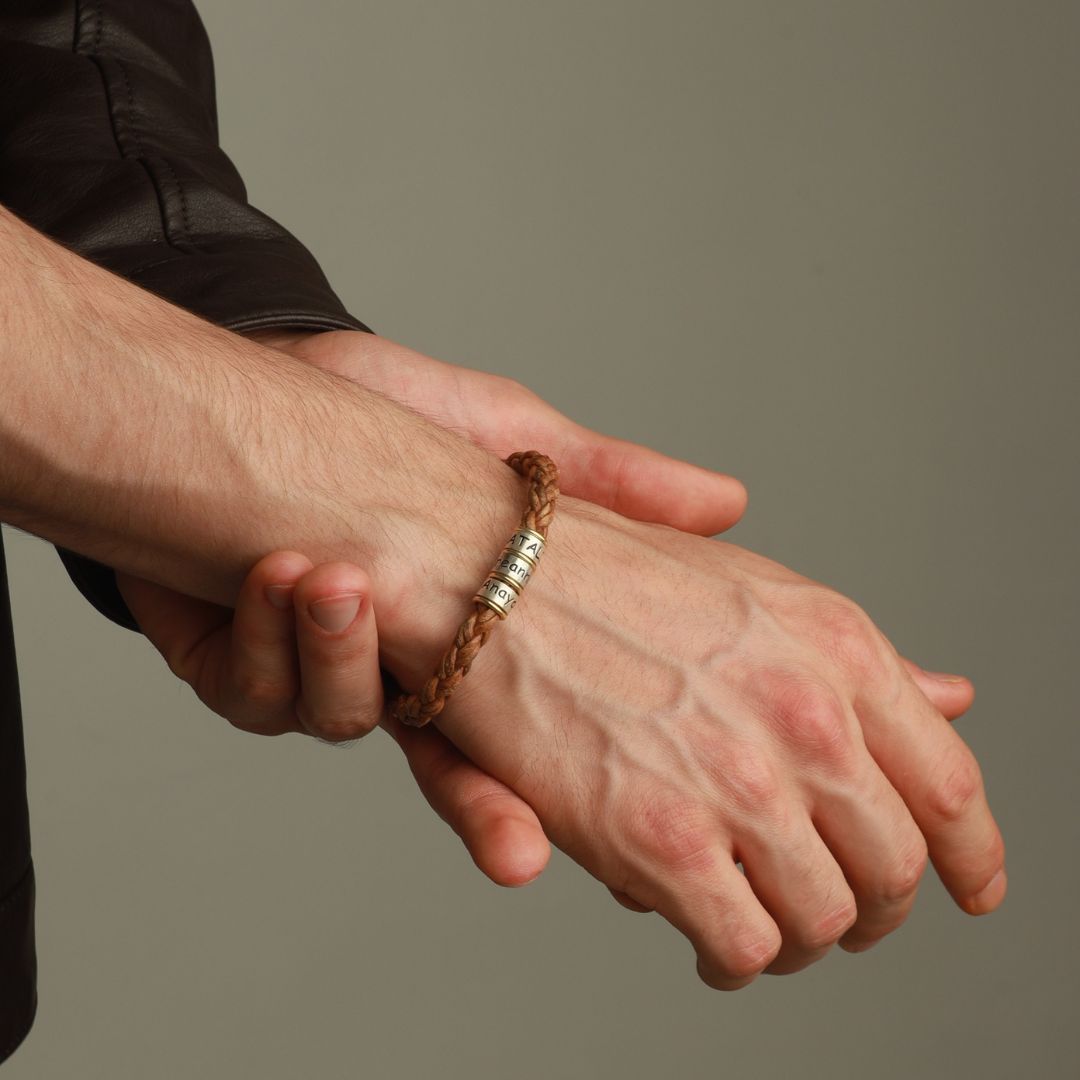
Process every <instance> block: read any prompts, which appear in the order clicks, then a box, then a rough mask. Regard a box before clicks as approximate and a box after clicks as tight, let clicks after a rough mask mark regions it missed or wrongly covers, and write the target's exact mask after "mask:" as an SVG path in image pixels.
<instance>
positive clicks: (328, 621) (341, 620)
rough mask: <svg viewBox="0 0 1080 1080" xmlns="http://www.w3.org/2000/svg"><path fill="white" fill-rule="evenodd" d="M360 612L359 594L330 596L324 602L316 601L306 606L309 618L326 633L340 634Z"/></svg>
mask: <svg viewBox="0 0 1080 1080" xmlns="http://www.w3.org/2000/svg"><path fill="white" fill-rule="evenodd" d="M359 610H360V594H359V593H347V594H346V595H344V596H330V597H327V598H326V599H325V600H316V601H315V602H314V603H311V604H308V612H309V613H310V615H311V617H312V618H313V619H314V620H315V621H316V622H317V623H318V624H319V625H320V626H321V627H322V628H323V629H324V630H326V631H327V632H328V633H331V634H340V633H341V631H342V630H344V629H345V628H346V627H347V626H349V625H350V624H351V623H352V621H353V619H355V618H356V613H357V611H359Z"/></svg>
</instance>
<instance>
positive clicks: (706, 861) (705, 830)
mask: <svg viewBox="0 0 1080 1080" xmlns="http://www.w3.org/2000/svg"><path fill="white" fill-rule="evenodd" d="M632 820H633V825H632V832H633V834H634V839H635V840H636V841H637V842H638V844H639V845H640V846H641V847H642V848H644V849H645V851H646V852H647V853H648V854H649V855H651V856H652V858H653V859H655V860H656V861H657V862H658V863H660V864H661V865H662V866H663V867H665V868H666V869H667V870H668V871H689V872H691V873H705V872H707V871H709V870H710V869H712V868H713V866H714V864H715V860H716V850H715V830H714V829H710V828H709V827H708V825H707V824H706V822H705V820H704V819H703V816H702V810H701V806H700V804H699V803H698V802H696V801H695V800H693V799H689V798H686V797H685V796H680V795H669V794H664V795H653V796H650V797H646V798H644V799H641V800H640V801H639V802H638V803H637V805H636V806H635V808H634V812H633V815H632Z"/></svg>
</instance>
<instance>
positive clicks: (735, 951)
mask: <svg viewBox="0 0 1080 1080" xmlns="http://www.w3.org/2000/svg"><path fill="white" fill-rule="evenodd" d="M780 945H781V942H780V935H779V933H776V934H767V935H761V934H754V935H752V936H747V937H746V938H743V939H739V940H736V941H734V942H732V943H731V944H730V945H729V946H728V947H727V948H726V949H724V950H723V951H722V952H721V954H720V955H719V956H718V957H717V966H718V967H719V968H720V970H721V971H723V972H724V974H725V975H727V976H728V977H729V978H732V979H747V978H751V977H752V976H754V975H760V974H761V972H763V971H764V970H765V968H767V967H768V966H769V965H770V964H771V963H772V962H773V961H774V960H775V959H776V957H777V955H778V954H779V952H780Z"/></svg>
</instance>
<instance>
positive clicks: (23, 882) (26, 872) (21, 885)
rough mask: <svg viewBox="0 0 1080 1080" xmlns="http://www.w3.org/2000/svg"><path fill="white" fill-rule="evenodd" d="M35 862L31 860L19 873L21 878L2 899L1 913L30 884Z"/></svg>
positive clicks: (0, 902) (0, 901) (0, 913)
mask: <svg viewBox="0 0 1080 1080" xmlns="http://www.w3.org/2000/svg"><path fill="white" fill-rule="evenodd" d="M33 865H34V864H33V862H32V861H30V862H28V863H27V864H26V866H25V868H24V869H23V872H22V874H20V875H19V880H18V881H17V882H16V883H15V884H14V885H13V886H12V888H11V889H10V890H9V891H8V892H7V894H6V895H5V896H4V897H3V898H2V899H0V915H3V914H4V912H6V911H7V910H8V908H10V907H11V906H12V905H13V904H14V903H15V901H16V900H17V899H18V898H19V894H20V893H22V891H23V890H24V889H25V888H26V887H27V885H29V884H30V871H31V869H33Z"/></svg>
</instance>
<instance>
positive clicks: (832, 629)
mask: <svg viewBox="0 0 1080 1080" xmlns="http://www.w3.org/2000/svg"><path fill="white" fill-rule="evenodd" d="M819 624H820V625H821V627H822V629H823V631H824V641H825V646H826V649H827V651H828V652H829V654H830V655H831V656H832V657H833V658H834V659H835V660H836V661H837V662H838V663H839V664H840V665H841V666H842V667H843V668H844V669H845V670H846V671H848V672H850V673H851V674H853V675H856V676H858V677H859V678H860V679H868V678H874V677H878V676H881V675H883V674H884V673H885V672H886V671H887V670H890V669H891V668H893V667H895V663H890V662H889V661H890V659H891V658H890V657H889V656H888V649H887V646H886V644H885V641H884V639H883V638H882V636H881V632H880V631H879V630H878V628H877V626H876V625H875V624H874V621H873V620H872V619H871V618H870V616H869V615H867V613H866V612H865V611H863V609H862V608H861V607H859V605H858V604H856V603H855V602H854V601H853V600H849V599H848V598H847V597H846V596H842V595H841V594H839V593H837V594H835V595H834V596H833V597H831V598H830V599H829V600H828V601H827V602H826V603H825V606H824V608H823V609H822V611H821V612H820V614H819Z"/></svg>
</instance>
